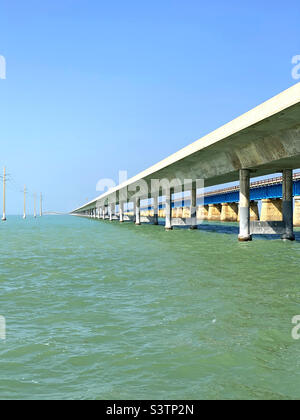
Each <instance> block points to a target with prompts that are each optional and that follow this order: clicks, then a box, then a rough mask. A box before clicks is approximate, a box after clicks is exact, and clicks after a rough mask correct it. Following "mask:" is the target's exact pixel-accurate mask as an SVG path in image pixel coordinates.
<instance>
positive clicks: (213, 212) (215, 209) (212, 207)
mask: <svg viewBox="0 0 300 420" xmlns="http://www.w3.org/2000/svg"><path fill="white" fill-rule="evenodd" d="M221 210H222V205H221V204H209V206H208V217H207V220H209V221H220V220H221Z"/></svg>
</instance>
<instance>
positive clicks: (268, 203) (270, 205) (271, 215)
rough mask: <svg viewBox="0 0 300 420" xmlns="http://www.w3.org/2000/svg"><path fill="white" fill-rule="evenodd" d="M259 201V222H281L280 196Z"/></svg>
mask: <svg viewBox="0 0 300 420" xmlns="http://www.w3.org/2000/svg"><path fill="white" fill-rule="evenodd" d="M261 203H262V206H261V216H260V221H261V222H270V221H273V222H274V221H276V222H282V200H281V199H280V198H267V199H263V200H261Z"/></svg>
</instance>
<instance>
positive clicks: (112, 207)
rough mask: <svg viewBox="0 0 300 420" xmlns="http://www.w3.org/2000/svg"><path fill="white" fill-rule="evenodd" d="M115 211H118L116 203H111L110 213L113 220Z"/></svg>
mask: <svg viewBox="0 0 300 420" xmlns="http://www.w3.org/2000/svg"><path fill="white" fill-rule="evenodd" d="M115 211H116V208H115V204H111V205H110V213H109V220H110V221H111V222H112V221H113V218H114V215H115Z"/></svg>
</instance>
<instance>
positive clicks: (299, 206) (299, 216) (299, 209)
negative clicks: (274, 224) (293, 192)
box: [294, 196, 300, 227]
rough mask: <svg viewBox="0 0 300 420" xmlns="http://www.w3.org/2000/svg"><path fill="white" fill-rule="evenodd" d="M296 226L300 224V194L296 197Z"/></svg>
mask: <svg viewBox="0 0 300 420" xmlns="http://www.w3.org/2000/svg"><path fill="white" fill-rule="evenodd" d="M294 226H298V227H299V226H300V196H297V197H295V208H294Z"/></svg>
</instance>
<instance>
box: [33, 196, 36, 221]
mask: <svg viewBox="0 0 300 420" xmlns="http://www.w3.org/2000/svg"><path fill="white" fill-rule="evenodd" d="M33 199H34V210H33V217H34V218H35V219H36V194H35V193H34V196H33Z"/></svg>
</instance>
